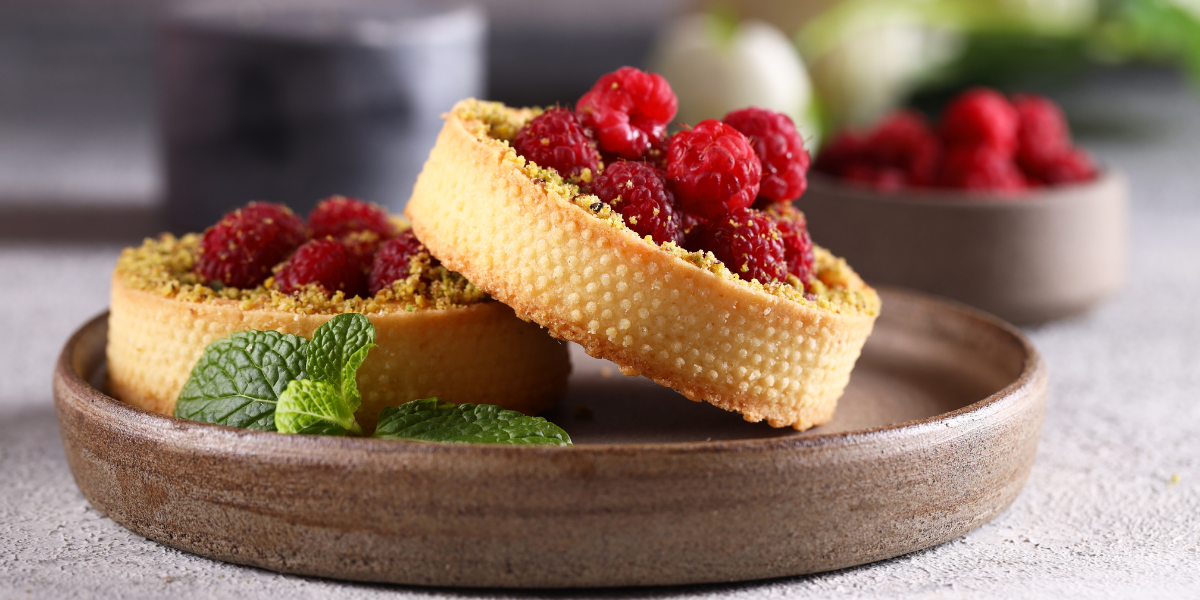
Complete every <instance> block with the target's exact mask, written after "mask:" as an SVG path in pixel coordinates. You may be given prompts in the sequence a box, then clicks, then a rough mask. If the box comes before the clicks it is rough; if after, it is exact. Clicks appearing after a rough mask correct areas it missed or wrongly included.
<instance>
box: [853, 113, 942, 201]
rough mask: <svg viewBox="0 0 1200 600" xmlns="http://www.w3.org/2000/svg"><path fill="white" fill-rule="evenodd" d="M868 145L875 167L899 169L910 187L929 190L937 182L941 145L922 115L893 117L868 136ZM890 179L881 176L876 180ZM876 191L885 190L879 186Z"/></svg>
mask: <svg viewBox="0 0 1200 600" xmlns="http://www.w3.org/2000/svg"><path fill="white" fill-rule="evenodd" d="M865 145H866V154H867V155H868V157H869V160H870V161H871V162H872V163H873V164H874V165H875V166H877V167H881V168H895V169H899V170H900V171H902V172H903V184H905V185H907V186H912V187H923V186H928V185H931V184H933V182H934V180H935V179H937V170H938V160H939V159H940V158H941V156H940V155H941V151H942V148H941V143H940V142H939V141H938V138H937V136H936V135H934V133H933V131H931V130H930V129H929V125H928V124H927V123H926V122H925V117H923V116H921V115H920V114H919V113H916V112H913V111H908V110H901V111H896V112H894V113H892V114H891V115H889V116H888V117H887V118H885V119H884V120H883V121H882V122H880V123H879V125H877V126H876V127H875V129H874V130H873V131H872V132H871V133H870V135H868V136H867V139H866V142H865ZM890 178H891V177H890V176H888V175H881V176H878V177H876V180H877V181H880V180H884V179H889V180H890ZM876 187H881V186H880V185H879V184H878V183H877V184H876Z"/></svg>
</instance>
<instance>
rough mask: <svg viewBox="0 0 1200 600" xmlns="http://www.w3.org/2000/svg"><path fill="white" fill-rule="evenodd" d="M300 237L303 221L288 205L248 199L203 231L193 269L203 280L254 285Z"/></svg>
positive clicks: (290, 249)
mask: <svg viewBox="0 0 1200 600" xmlns="http://www.w3.org/2000/svg"><path fill="white" fill-rule="evenodd" d="M304 238H305V229H304V222H303V221H301V220H300V218H299V217H297V216H296V215H295V214H293V213H292V211H291V210H290V209H289V208H288V207H286V206H284V205H282V204H269V203H266V202H251V203H250V204H248V205H246V206H245V207H244V208H239V209H237V210H234V211H231V212H228V213H226V214H225V216H223V217H221V220H220V221H218V222H217V224H216V225H213V226H212V227H209V228H208V230H206V231H205V232H204V237H203V238H201V240H200V254H199V256H198V257H197V258H196V265H195V270H196V272H197V273H199V274H200V276H201V277H203V278H204V280H205V282H206V283H213V282H220V283H221V284H222V285H226V286H230V287H236V288H254V287H257V286H258V285H259V284H261V283H262V282H263V281H266V279H267V277H269V276H270V274H271V267H273V266H275V265H277V264H279V262H280V261H282V260H283V259H284V258H287V255H288V254H291V252H292V250H295V249H296V247H297V246H299V245H300V244H302V243H304Z"/></svg>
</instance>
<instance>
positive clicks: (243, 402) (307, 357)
mask: <svg viewBox="0 0 1200 600" xmlns="http://www.w3.org/2000/svg"><path fill="white" fill-rule="evenodd" d="M374 347H375V326H374V325H372V324H371V322H370V321H369V320H368V319H367V318H366V317H365V316H363V315H360V314H356V313H346V314H341V315H337V316H335V317H333V318H332V319H330V320H329V321H327V322H326V323H324V324H322V325H321V326H320V327H318V328H317V330H316V331H315V332H313V339H312V341H311V342H309V341H308V340H306V339H304V338H302V337H300V336H296V335H291V334H287V333H279V332H276V331H239V332H237V333H234V334H231V335H230V336H229V337H226V338H222V339H219V340H217V341H215V342H213V343H211V344H209V345H208V347H207V348H205V349H204V355H203V356H201V357H200V361H199V362H198V363H196V366H195V368H193V369H192V373H191V376H190V377H189V378H188V381H187V383H186V384H184V386H183V391H182V392H180V394H179V398H178V400H177V401H176V403H175V416H177V417H181V418H184V419H191V420H193V421H201V422H204V423H216V424H218V425H228V426H231V427H245V428H250V429H264V430H267V431H279V432H280V433H300V434H308V435H352V436H361V435H363V431H362V427H360V426H359V424H358V422H357V421H355V419H354V412H355V411H357V410H358V408H359V406H361V405H362V395H361V394H360V393H359V391H358V384H357V383H356V381H355V376H356V374H357V372H358V369H359V367H361V366H362V364H363V361H365V360H366V358H367V353H368V352H370V350H371V348H374ZM374 437H376V438H380V439H391V440H424V441H431V442H465V443H481V444H543V445H559V446H569V445H571V437H570V436H569V435H567V432H565V431H563V430H562V429H561V428H559V427H558V426H557V425H555V424H553V423H551V422H549V421H547V420H545V419H543V418H541V417H527V416H525V415H524V414H521V413H519V412H517V411H514V410H505V409H503V408H500V407H499V406H493V405H490V404H457V405H456V404H452V403H450V402H443V401H441V400H439V399H437V398H428V399H425V400H413V401H412V402H408V403H405V404H402V405H401V406H400V407H399V408H395V407H388V408H385V409H384V410H383V412H381V413H380V415H379V425H378V427H377V428H376V430H375V435H374Z"/></svg>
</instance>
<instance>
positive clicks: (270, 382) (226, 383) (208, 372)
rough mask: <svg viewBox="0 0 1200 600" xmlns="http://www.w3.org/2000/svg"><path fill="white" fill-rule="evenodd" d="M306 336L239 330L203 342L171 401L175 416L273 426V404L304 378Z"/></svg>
mask: <svg viewBox="0 0 1200 600" xmlns="http://www.w3.org/2000/svg"><path fill="white" fill-rule="evenodd" d="M308 348H309V342H308V340H306V339H304V338H302V337H300V336H297V335H292V334H289V333H279V332H277V331H239V332H236V333H233V334H231V335H229V336H228V337H224V338H221V339H219V340H217V341H215V342H213V343H211V344H209V345H208V347H206V348H205V349H204V354H203V355H202V356H201V357H200V361H199V362H197V363H196V366H195V367H193V368H192V373H191V375H190V376H189V377H188V380H187V383H185V384H184V385H183V389H182V390H180V392H179V397H178V398H177V399H176V401H175V416H176V417H180V418H183V419H190V420H192V421H200V422H203V423H216V424H218V425H228V426H230V427H244V428H247V429H262V430H266V431H274V430H275V418H274V417H275V403H276V402H277V401H278V399H279V395H280V394H282V393H283V392H284V390H286V389H287V386H288V383H290V382H291V381H293V380H296V379H302V378H304V377H306V376H307V375H306V373H305V361H306V357H307V352H308Z"/></svg>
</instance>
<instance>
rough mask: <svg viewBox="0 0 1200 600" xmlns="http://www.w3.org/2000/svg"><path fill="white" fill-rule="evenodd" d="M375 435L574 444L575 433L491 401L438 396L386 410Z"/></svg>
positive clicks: (516, 442) (445, 440) (494, 442)
mask: <svg viewBox="0 0 1200 600" xmlns="http://www.w3.org/2000/svg"><path fill="white" fill-rule="evenodd" d="M375 437H377V438H383V439H390V440H424V441H429V442H463V443H473V444H541V445H552V446H569V445H571V436H569V435H567V432H566V431H563V430H562V429H561V428H560V427H559V426H557V425H555V424H554V423H551V422H550V421H547V420H546V419H543V418H541V417H528V416H525V415H524V414H522V413H519V412H517V411H515V410H505V409H503V408H500V407H499V406H493V405H491V404H452V403H450V402H443V401H441V400H439V399H437V398H427V399H425V400H413V401H412V402H407V403H405V404H402V405H400V407H399V408H393V407H388V408H385V409H383V412H381V413H379V425H378V427H376V429H375Z"/></svg>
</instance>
